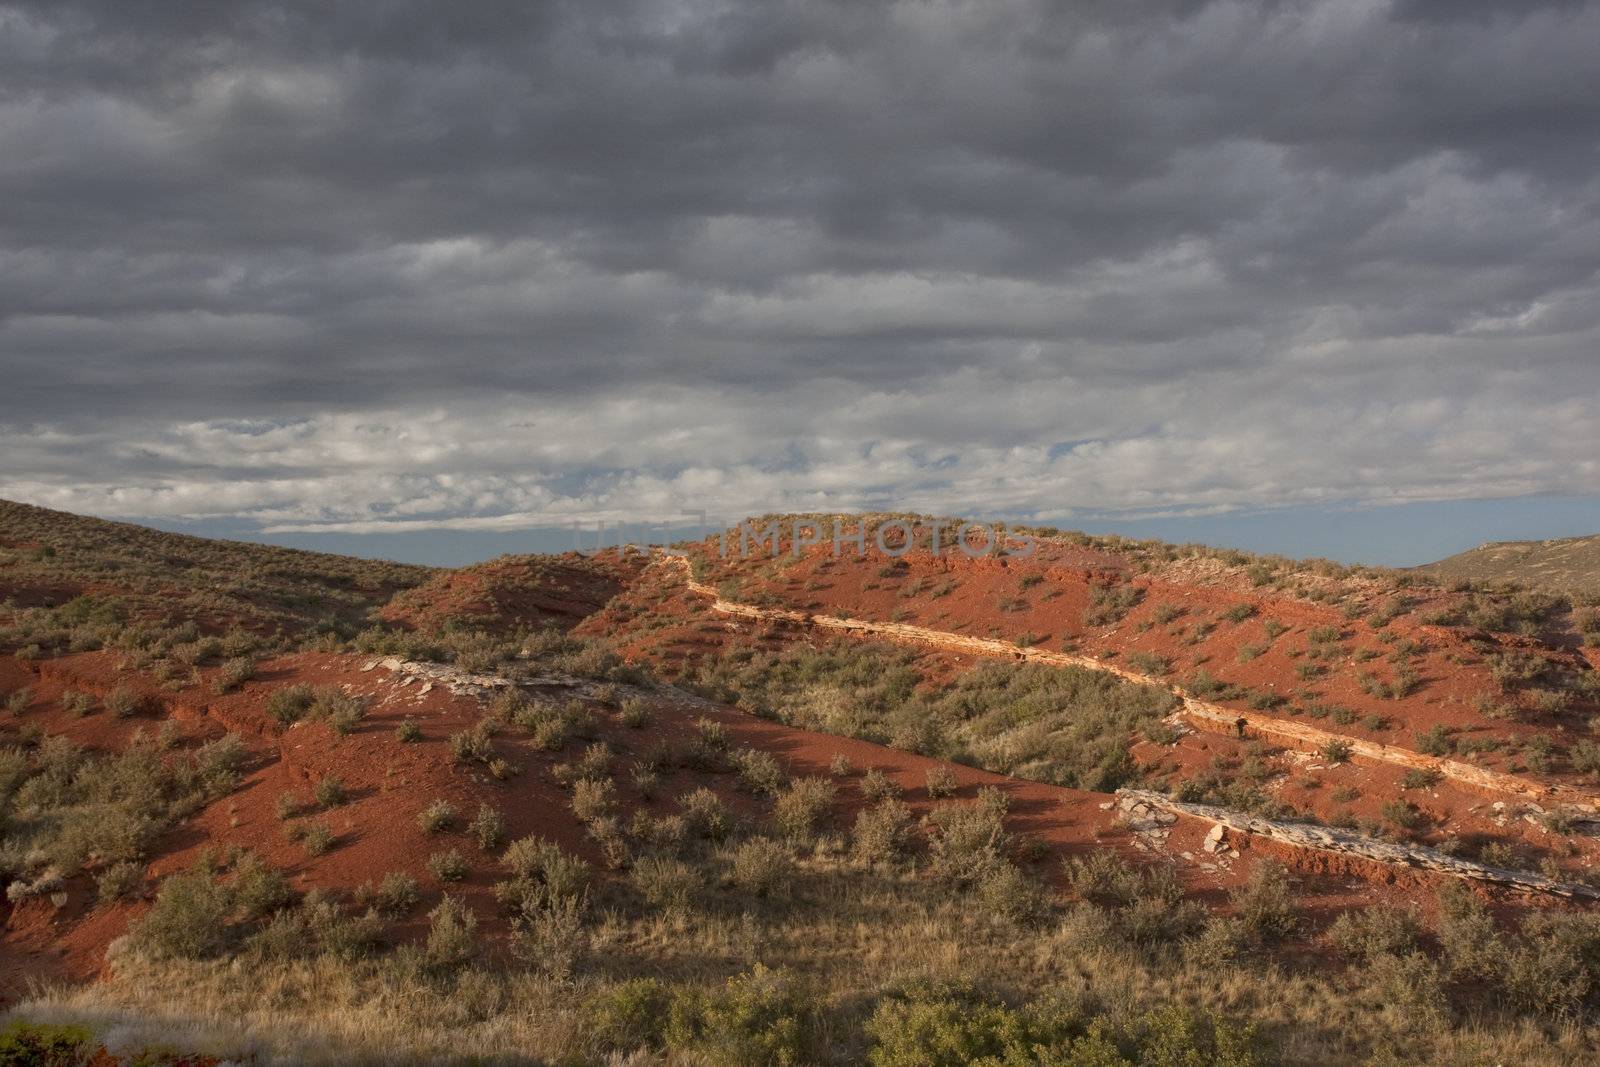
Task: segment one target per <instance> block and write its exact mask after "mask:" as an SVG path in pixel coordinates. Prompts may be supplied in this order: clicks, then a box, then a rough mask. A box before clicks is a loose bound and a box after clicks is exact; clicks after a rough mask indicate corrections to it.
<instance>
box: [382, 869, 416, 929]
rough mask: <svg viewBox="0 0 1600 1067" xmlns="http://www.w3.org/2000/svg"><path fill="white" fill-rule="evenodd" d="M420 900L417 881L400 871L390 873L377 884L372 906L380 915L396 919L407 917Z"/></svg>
mask: <svg viewBox="0 0 1600 1067" xmlns="http://www.w3.org/2000/svg"><path fill="white" fill-rule="evenodd" d="M421 900H422V890H421V887H419V886H418V885H417V880H416V879H415V878H413V877H411V876H410V875H409V874H404V873H402V872H400V871H390V872H389V873H388V874H386V875H384V876H383V881H381V882H379V883H378V888H377V890H376V891H375V892H374V894H373V906H374V907H375V908H377V909H378V911H379V913H380V914H383V915H387V916H390V917H392V918H398V917H400V916H402V915H407V914H409V913H410V912H411V910H412V909H413V908H415V907H416V906H417V904H418V903H419V902H420V901H421Z"/></svg>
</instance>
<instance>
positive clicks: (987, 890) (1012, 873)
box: [977, 860, 1050, 923]
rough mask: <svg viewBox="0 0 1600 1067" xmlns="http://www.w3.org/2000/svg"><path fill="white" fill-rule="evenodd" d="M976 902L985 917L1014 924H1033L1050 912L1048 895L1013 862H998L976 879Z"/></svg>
mask: <svg viewBox="0 0 1600 1067" xmlns="http://www.w3.org/2000/svg"><path fill="white" fill-rule="evenodd" d="M977 899H978V904H979V906H980V907H981V908H982V909H983V911H984V913H985V914H988V915H991V916H993V917H995V918H997V919H1003V920H1005V921H1007V922H1013V923H1032V922H1035V921H1037V920H1039V919H1040V918H1042V917H1043V916H1044V915H1045V914H1046V913H1047V912H1048V911H1049V901H1050V898H1049V893H1048V892H1047V890H1046V889H1045V887H1044V886H1042V885H1040V884H1039V883H1038V881H1036V880H1035V879H1033V878H1032V877H1030V876H1029V875H1027V874H1026V873H1025V872H1024V871H1023V870H1022V869H1021V868H1020V867H1018V866H1017V865H1016V864H1014V863H1010V862H1007V861H1005V860H1000V861H999V862H997V863H995V864H994V865H993V866H991V867H990V868H989V869H988V870H987V871H986V872H985V873H984V875H983V876H982V878H980V879H979V880H978V884H977Z"/></svg>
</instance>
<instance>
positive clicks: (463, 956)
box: [423, 896, 478, 971]
mask: <svg viewBox="0 0 1600 1067" xmlns="http://www.w3.org/2000/svg"><path fill="white" fill-rule="evenodd" d="M477 954H478V917H477V916H476V915H474V914H472V910H471V909H470V908H468V907H467V906H466V904H464V903H462V902H461V901H460V900H458V899H456V898H455V897H451V896H446V897H445V898H443V899H442V900H440V901H439V903H438V905H437V906H436V907H435V908H434V909H433V910H432V911H430V912H429V913H428V940H427V941H426V943H425V944H424V946H423V959H424V960H425V961H426V963H427V965H428V966H429V967H430V968H431V969H433V970H437V971H452V970H458V969H460V968H461V967H464V966H466V965H467V964H469V963H471V962H472V960H473V959H474V958H475V957H476V956H477Z"/></svg>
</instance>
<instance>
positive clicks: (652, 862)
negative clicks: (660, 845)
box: [628, 856, 700, 911]
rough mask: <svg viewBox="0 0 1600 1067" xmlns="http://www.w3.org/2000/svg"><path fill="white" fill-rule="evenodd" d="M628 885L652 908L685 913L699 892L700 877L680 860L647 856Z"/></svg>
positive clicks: (632, 871)
mask: <svg viewBox="0 0 1600 1067" xmlns="http://www.w3.org/2000/svg"><path fill="white" fill-rule="evenodd" d="M628 881H629V883H630V884H631V885H632V886H633V888H634V890H635V891H636V892H637V893H638V894H639V895H640V896H641V897H643V898H644V900H645V902H646V903H648V904H650V906H651V907H654V908H660V909H663V910H669V911H685V910H687V909H688V908H689V907H690V905H691V904H692V903H693V901H694V899H695V896H696V894H697V893H698V891H699V889H700V875H699V873H698V872H696V871H695V869H694V868H693V867H691V866H689V865H688V864H687V863H684V862H683V861H681V860H675V859H671V858H669V857H665V856H646V857H645V858H644V859H641V860H640V861H639V862H638V863H636V864H634V865H633V870H631V871H630V872H628Z"/></svg>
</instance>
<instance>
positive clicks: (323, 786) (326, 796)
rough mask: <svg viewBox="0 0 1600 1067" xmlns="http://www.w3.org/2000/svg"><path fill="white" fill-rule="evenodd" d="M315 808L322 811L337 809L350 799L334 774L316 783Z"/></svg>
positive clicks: (342, 783) (341, 781) (342, 784)
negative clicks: (319, 808)
mask: <svg viewBox="0 0 1600 1067" xmlns="http://www.w3.org/2000/svg"><path fill="white" fill-rule="evenodd" d="M316 798H317V806H318V807H321V808H323V809H327V808H337V807H338V806H339V805H341V804H343V803H345V802H346V801H347V800H349V799H350V795H349V793H348V792H346V790H345V787H344V782H343V780H341V779H340V778H339V776H338V775H336V774H330V775H328V776H327V777H325V778H323V779H322V781H320V782H318V783H317V789H316Z"/></svg>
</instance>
